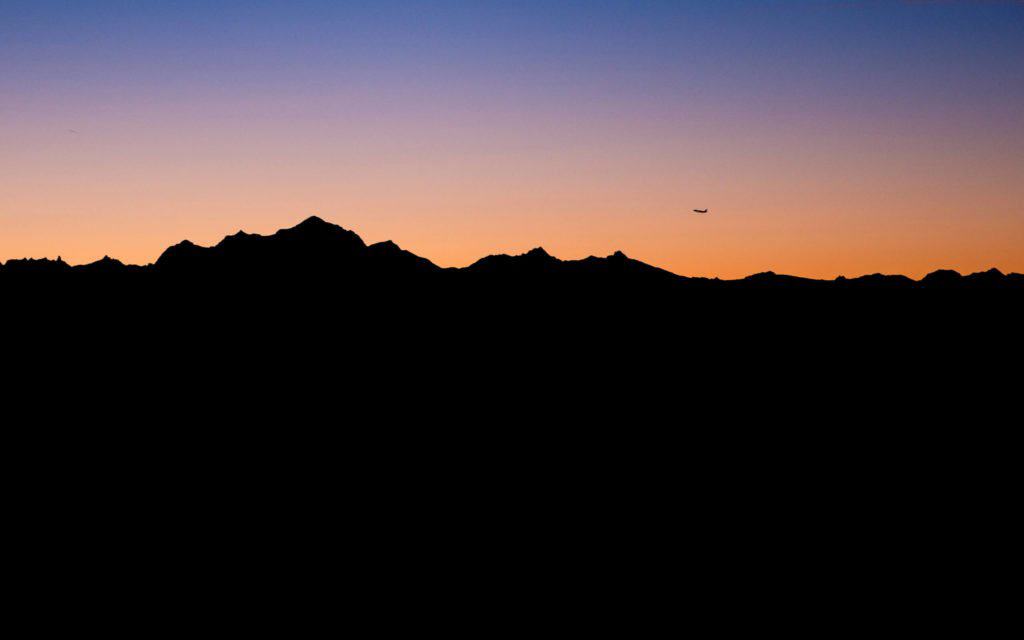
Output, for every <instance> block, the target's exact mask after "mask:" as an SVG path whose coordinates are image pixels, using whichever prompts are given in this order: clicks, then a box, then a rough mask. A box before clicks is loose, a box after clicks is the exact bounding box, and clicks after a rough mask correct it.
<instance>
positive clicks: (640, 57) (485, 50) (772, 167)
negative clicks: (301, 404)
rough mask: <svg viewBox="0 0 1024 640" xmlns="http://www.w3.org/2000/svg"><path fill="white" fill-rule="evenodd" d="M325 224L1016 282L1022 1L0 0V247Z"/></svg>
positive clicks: (37, 249)
mask: <svg viewBox="0 0 1024 640" xmlns="http://www.w3.org/2000/svg"><path fill="white" fill-rule="evenodd" d="M705 207H706V208H709V209H710V213H709V214H708V215H706V216H700V215H695V214H692V213H691V210H692V209H694V208H701V209H703V208H705ZM314 214H316V215H319V216H320V217H322V218H324V219H326V220H329V221H331V222H335V223H337V224H340V225H342V226H343V227H345V228H348V229H352V230H353V231H355V232H356V233H358V234H360V236H362V237H363V239H364V240H366V241H367V242H377V241H381V240H386V239H391V240H394V241H395V242H397V243H398V244H399V245H401V246H402V247H403V248H405V249H408V250H410V251H413V252H414V253H417V254H419V255H422V256H424V257H427V258H429V259H431V260H433V261H434V262H435V263H437V264H440V265H442V266H465V265H467V264H470V263H472V262H473V261H475V260H476V259H478V258H480V257H482V256H485V255H489V254H494V253H521V252H523V251H526V250H529V249H530V248H533V247H536V246H543V247H544V248H545V249H547V250H548V251H549V252H550V253H552V254H553V255H556V256H559V257H562V258H565V259H570V258H582V257H586V256H588V255H599V256H603V255H608V254H611V253H612V252H614V251H616V250H622V251H624V252H625V253H626V254H627V255H629V256H630V257H633V258H637V259H640V260H643V261H645V262H649V263H651V264H655V265H658V266H661V267H664V268H667V269H669V270H671V271H674V272H676V273H679V274H682V275H692V276H718V277H723V278H731V277H742V276H746V275H749V274H751V273H756V272H760V271H766V270H773V271H776V272H779V273H791V274H796V275H804V276H810V277H829V278H831V277H835V276H837V275H847V276H856V275H861V274H865V273H876V272H882V273H904V274H907V275H911V276H914V277H920V276H921V275H924V274H925V273H927V272H929V271H932V270H935V269H938V268H953V269H957V270H959V271H962V272H974V271H980V270H985V269H988V268H990V267H998V268H1000V269H1002V270H1003V271H1018V272H1024V3H1022V2H1014V1H1006V2H998V1H990V2H981V1H974V2H972V1H962V2H958V1H945V2H942V1H939V2H923V1H917V2H912V1H898V0H892V1H887V0H875V1H870V0H864V1H853V0H845V1H843V0H833V1H826V0H820V1H818V0H761V1H757V0H747V1H739V0H714V1H711V0H699V1H686V0H674V1H669V0H649V1H645V0H632V1H628V2H627V1H620V0H588V1H578V0H522V1H517V0H504V1H501V2H498V1H492V0H473V1H453V0H433V1H429V2H427V1H421V2H412V1H397V0H371V1H366V2H362V1H360V2H347V1H345V0H331V1H328V0H290V1H287V2H284V1H268V0H245V1H236V0H217V1H216V2H212V1H210V0H202V1H199V0H175V1H172V0H164V1H160V2H156V1H152V0H131V1H129V0H116V1H115V0H68V1H54V0H30V1H23V0H0V260H7V259H10V258H20V257H26V256H30V257H44V256H46V257H51V258H52V257H56V256H57V255H61V256H62V257H63V258H64V259H65V260H67V261H68V262H71V263H72V264H77V263H84V262H90V261H93V260H96V259H99V258H101V257H102V256H104V255H110V256H112V257H115V258H119V259H121V260H123V261H125V262H132V263H138V264H145V263H148V262H152V261H154V260H156V258H157V257H158V256H159V255H160V253H161V251H162V250H163V249H164V248H166V247H167V246H169V245H171V244H174V243H177V242H179V241H181V240H182V239H185V238H188V239H190V240H192V241H194V242H197V243H199V244H214V243H216V242H218V241H219V240H220V239H221V238H222V237H223V236H225V235H228V234H231V233H234V232H236V231H238V230H240V229H244V230H246V231H248V232H255V233H272V232H274V231H275V230H277V229H279V228H282V227H289V226H293V225H294V224H297V223H298V222H300V221H301V220H303V219H304V218H306V217H308V216H310V215H314Z"/></svg>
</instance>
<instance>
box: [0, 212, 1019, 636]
mask: <svg viewBox="0 0 1024 640" xmlns="http://www.w3.org/2000/svg"><path fill="white" fill-rule="evenodd" d="M1022 298H1024V291H1022V288H1021V284H1020V276H1014V275H1010V276H1004V275H1002V274H996V273H988V274H980V275H977V276H972V277H960V276H955V275H953V274H949V273H939V274H937V275H935V274H933V276H930V277H929V278H926V279H925V280H924V281H922V282H913V281H909V280H907V279H902V278H883V277H874V278H867V279H857V280H847V281H838V282H830V283H822V282H815V281H805V280H799V279H791V278H785V277H780V276H771V275H762V276H757V277H754V278H750V279H747V280H744V281H736V282H719V281H707V280H693V279H686V278H679V277H678V276H674V275H672V274H669V273H667V272H664V271H661V270H659V269H656V268H654V267H650V266H648V265H644V264H642V263H639V262H635V261H632V260H629V259H628V258H626V257H625V256H622V255H621V254H618V255H614V256H611V257H609V258H604V259H597V258H594V259H590V260H585V261H579V262H570V263H566V262H560V261H557V260H555V259H554V258H551V257H550V256H547V255H546V254H543V253H541V252H531V253H530V254H526V255H525V256H519V257H508V256H498V257H491V258H486V259H484V260H482V261H481V262H479V263H477V264H476V265H474V266H473V267H470V268H468V269H463V270H443V269H439V268H437V267H435V266H433V265H431V264H430V263H429V262H426V261H424V260H422V259H420V258H418V257H416V256H413V255H412V254H408V253H406V252H403V251H402V250H400V249H398V248H397V247H395V246H394V245H390V244H385V245H373V246H371V247H366V246H365V245H363V244H362V241H361V240H359V239H358V237H356V236H355V234H351V233H350V232H347V231H344V230H342V229H340V228H339V227H334V226H333V225H327V224H326V223H323V222H321V221H318V220H311V221H307V222H306V223H303V224H302V225H300V226H299V227H296V228H295V229H292V230H286V231H282V232H280V233H279V234H277V235H276V236H273V237H269V238H261V237H259V236H244V235H240V236H232V237H230V238H227V239H225V241H224V242H223V243H221V244H220V245H218V247H217V248H214V249H202V248H198V247H195V246H193V245H188V244H182V245H177V246H176V247H172V248H171V249H169V250H168V251H167V252H166V253H165V254H164V255H163V256H162V257H161V259H160V260H159V261H158V262H157V263H156V264H155V265H152V266H149V267H145V268H141V267H127V266H124V265H120V264H116V263H114V262H112V261H107V262H106V263H100V264H97V265H91V266H89V267H88V268H83V267H78V268H71V267H67V266H66V265H64V266H60V265H58V264H55V263H52V262H50V263H14V265H13V266H12V263H11V262H8V263H7V264H5V265H4V267H3V268H2V270H0V304H2V308H0V311H2V315H0V317H2V320H0V323H2V329H3V336H4V345H5V346H4V373H5V375H6V380H5V383H4V416H5V420H4V425H5V427H6V436H7V437H6V442H7V445H8V446H7V452H8V458H9V459H10V461H9V465H8V469H9V471H10V474H9V477H11V478H14V479H15V491H14V498H13V499H14V501H15V504H14V512H15V513H19V514H21V515H20V517H19V518H18V519H17V522H19V523H20V524H19V527H20V528H19V529H18V531H19V532H20V533H19V536H20V537H19V539H20V540H21V541H22V543H23V545H22V546H21V547H18V546H15V548H16V549H18V548H21V549H29V548H33V549H36V548H40V547H41V548H42V549H44V550H45V553H37V552H33V554H31V557H32V558H36V562H37V564H36V565H35V567H36V571H35V572H34V573H32V574H30V575H32V576H34V577H33V578H32V580H34V581H38V582H39V583H40V584H42V583H44V582H45V581H46V580H47V579H48V577H49V576H51V575H53V573H52V572H54V571H58V570H59V571H60V572H61V575H71V576H76V575H77V576H80V578H81V579H80V580H79V581H74V579H72V581H71V582H69V583H68V585H69V588H72V589H78V590H80V591H83V592H86V591H89V590H94V589H96V588H98V587H97V586H96V584H97V583H96V576H109V577H111V578H112V579H113V580H114V581H118V580H120V581H122V582H127V583H132V582H133V581H139V582H145V583H147V584H150V583H151V582H152V580H153V578H154V577H155V576H159V577H160V582H161V584H162V585H163V587H165V588H166V590H168V591H170V592H180V593H188V594H189V596H190V597H195V598H199V599H201V600H203V601H204V602H207V603H210V604H209V606H211V607H213V606H216V607H218V608H221V609H222V610H224V609H227V610H230V611H231V612H233V614H234V615H235V616H237V617H238V618H239V619H241V620H248V621H250V622H251V621H253V620H255V619H259V620H260V621H261V626H263V627H264V628H266V629H278V628H282V629H283V628H287V629H288V630H289V631H291V632H292V633H294V631H295V629H296V628H303V625H304V624H305V623H307V622H308V621H310V620H311V619H312V616H309V615H303V613H302V611H303V607H305V608H307V609H310V608H312V609H315V610H317V611H319V612H322V611H323V608H324V607H337V611H339V615H342V616H346V617H347V616H364V617H370V618H372V619H374V620H375V624H377V625H378V627H380V628H384V627H388V628H393V629H394V630H399V629H407V628H409V627H410V626H411V627H412V628H416V629H421V630H422V629H435V628H440V627H444V628H445V629H452V631H453V632H457V633H460V634H467V633H473V634H478V632H479V630H481V629H488V630H494V629H503V630H505V631H513V632H515V631H519V632H521V633H522V632H533V631H536V630H537V629H548V630H552V631H554V630H557V629H577V630H578V629H580V628H584V627H594V626H597V627H600V628H601V629H603V630H605V631H612V632H614V631H620V632H623V633H626V632H629V633H630V634H631V635H634V634H636V632H637V631H638V630H641V629H643V630H647V631H650V632H654V631H655V630H657V629H661V628H664V624H665V623H666V622H668V623H670V624H671V623H672V620H676V621H677V622H678V619H679V617H680V616H681V617H683V618H685V619H686V620H687V621H688V624H696V622H694V621H698V620H699V621H700V623H701V624H713V625H714V627H715V628H716V629H724V628H731V629H734V630H750V629H752V628H756V629H781V628H782V627H785V628H786V630H787V631H794V632H797V633H801V634H811V633H813V634H815V635H818V634H820V631H821V630H822V629H824V628H827V629H830V630H835V629H840V628H841V629H844V630H850V631H852V630H860V631H869V630H870V631H875V630H877V629H878V628H880V627H882V626H883V625H884V624H886V623H885V621H886V620H888V619H889V617H890V616H891V615H893V614H902V615H905V616H911V617H913V618H914V619H915V621H916V622H915V628H918V627H917V626H916V624H919V623H920V621H921V620H926V621H927V620H930V619H942V620H943V621H944V626H945V627H946V629H947V630H949V629H956V628H958V627H959V624H960V623H963V624H965V625H967V626H969V627H970V628H971V629H972V630H973V631H975V632H976V631H977V629H978V628H979V625H982V626H984V624H986V620H987V618H985V616H978V615H975V614H974V613H973V612H977V611H979V610H980V609H979V607H980V606H982V604H983V603H993V602H999V598H1000V597H1001V596H1000V594H999V591H998V590H996V589H991V588H989V587H988V586H986V585H991V584H995V583H994V582H989V581H988V579H987V576H985V575H984V573H985V572H984V568H985V567H990V566H998V565H999V563H1001V562H1003V559H1002V558H1003V557H1004V556H1003V550H1004V549H1006V548H1007V546H1006V543H1007V542H1008V540H1007V535H1008V532H1009V531H1011V529H1009V528H1008V524H1007V522H1005V520H1006V519H1007V517H1008V514H1011V513H1012V509H1011V508H1009V507H1010V506H1011V505H1012V504H1014V503H1015V500H1016V499H1015V497H1014V495H1013V494H1014V490H1013V489H1012V487H1015V486H1016V484H1018V482H1017V481H1018V478H1017V476H1018V475H1019V473H1018V468H1019V460H1018V459H1019V455H1020V445H1019V435H1018V432H1019V424H1018V423H1019V422H1020V419H1019V415H1018V414H1019V409H1020V406H1019V404H1020V362H1021V360H1020V356H1021V330H1020V327H1021V324H1022V323H1021V308H1022ZM111 557H117V558H120V559H121V560H126V559H131V558H135V559H136V562H135V563H134V564H133V563H130V562H115V563H111V562H109V561H108V559H109V558H111ZM33 584H34V583H33ZM218 585H230V588H228V589H224V588H218ZM283 585H288V587H287V588H284V587H283ZM964 585H971V588H970V589H966V588H964ZM37 586H38V585H37ZM28 587H29V588H30V587H31V584H30V585H28ZM128 591H129V593H128V594H127V595H126V594H125V593H124V592H122V591H119V592H118V593H119V595H118V597H119V598H121V599H122V600H119V606H120V607H121V608H122V609H131V610H133V611H137V612H141V613H142V614H143V615H145V612H147V611H154V613H152V614H150V615H149V617H148V622H149V623H150V626H151V625H152V620H153V619H154V618H153V616H159V615H160V614H158V613H155V610H156V609H159V607H157V606H156V605H155V604H154V602H153V600H152V598H147V595H146V593H144V592H138V593H131V590H128ZM161 594H162V595H161V597H166V594H165V593H164V591H163V590H161ZM85 602H86V600H83V607H82V610H81V611H78V612H76V613H75V614H74V615H77V616H82V618H81V619H88V617H89V616H91V615H95V611H96V609H95V606H89V607H86V606H84V603H85ZM214 602H216V603H217V604H216V605H214V604H212V603H214ZM339 602H340V604H339ZM186 609H188V610H189V611H191V610H192V609H190V608H186ZM957 612H962V613H963V614H964V615H963V618H962V619H961V618H959V617H958V615H957ZM968 612H972V613H971V614H970V615H968ZM124 619H126V620H127V618H124ZM552 620H558V621H559V622H552ZM181 625H183V626H184V627H185V628H189V629H191V628H194V625H190V624H188V623H186V622H185V619H179V618H172V619H171V620H170V621H169V622H168V628H182V627H181ZM885 628H891V627H885Z"/></svg>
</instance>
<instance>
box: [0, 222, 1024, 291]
mask: <svg viewBox="0 0 1024 640" xmlns="http://www.w3.org/2000/svg"><path fill="white" fill-rule="evenodd" d="M311 221H317V222H318V223H320V224H326V225H327V226H333V227H338V228H340V229H342V230H344V231H349V232H352V233H354V234H355V235H356V236H358V237H359V238H360V240H362V241H363V243H364V244H365V245H366V246H367V247H370V246H371V245H373V244H376V243H375V242H367V241H366V239H365V238H363V237H362V236H361V235H359V233H358V231H356V230H355V229H349V228H347V227H345V226H344V225H340V224H337V223H335V222H332V221H331V220H325V219H324V218H321V217H320V216H318V215H312V216H309V217H307V218H304V219H303V220H300V221H299V222H297V223H296V224H294V225H292V226H290V227H283V228H281V229H278V230H277V231H288V230H291V229H294V228H296V227H298V226H300V225H304V224H307V223H309V222H311ZM236 233H242V234H244V235H247V236H262V237H267V236H271V235H275V234H276V232H275V233H272V234H255V233H251V232H248V231H246V230H244V229H239V230H238V232H236ZM233 235H234V234H225V236H224V237H223V238H221V240H226V239H228V237H230V236H233ZM186 243H188V244H192V245H194V246H198V247H200V248H212V247H215V246H217V245H219V244H220V242H219V241H218V242H211V243H209V244H202V243H195V242H192V241H191V240H189V239H188V238H184V239H183V240H181V241H179V242H177V243H174V244H173V245H168V246H167V247H165V251H166V250H167V249H171V248H173V247H175V246H177V245H179V244H186ZM379 243H380V244H387V243H393V244H395V246H397V247H399V248H400V249H404V247H402V246H401V245H400V244H398V243H394V242H393V241H391V240H381V241H379ZM537 251H540V252H543V253H544V254H546V255H548V256H550V257H553V258H555V259H556V260H558V261H561V262H578V261H581V260H583V259H585V258H595V257H599V258H611V257H612V256H613V255H616V254H621V255H623V256H625V257H627V258H630V259H634V258H632V256H628V255H625V252H622V251H618V250H616V251H613V252H612V253H609V254H608V255H607V256H595V255H593V254H590V255H588V256H581V257H579V258H575V257H574V258H564V257H562V256H558V255H553V254H551V253H550V252H549V251H547V249H545V248H544V247H543V246H542V245H537V246H535V247H531V248H530V249H528V250H525V251H522V252H518V253H512V254H508V253H500V254H499V253H489V254H486V255H481V256H480V257H478V258H477V259H476V260H474V261H473V262H471V263H469V264H466V265H457V266H454V267H453V268H456V269H466V268H468V267H470V266H473V265H475V264H476V263H478V262H480V261H481V260H483V259H485V258H490V257H495V256H499V255H504V256H508V255H512V256H516V257H522V256H524V255H525V254H529V253H534V252H537ZM163 253H164V252H161V255H162V254H163ZM418 257H421V258H426V259H427V260H428V261H430V262H431V263H433V264H435V265H436V266H439V267H442V268H447V267H446V265H437V263H436V262H434V261H433V260H430V257H429V256H418ZM25 259H28V260H38V261H47V260H52V261H54V262H64V263H65V264H67V265H68V266H71V267H79V266H88V265H91V264H96V263H98V262H102V261H104V260H114V261H117V262H121V263H122V264H124V265H127V266H139V267H152V266H154V265H155V264H156V262H157V260H153V261H151V262H148V263H128V262H125V261H123V260H120V259H118V258H117V257H115V256H111V255H109V254H104V255H103V256H102V257H101V258H99V259H97V260H94V261H90V262H88V263H72V262H68V261H66V260H64V259H63V256H61V255H58V256H57V257H56V258H49V257H43V258H22V259H20V260H25ZM13 260H19V259H17V258H15V259H13ZM6 262H7V261H5V260H2V259H0V267H2V266H3V265H4V264H5V263H6ZM640 262H642V261H640ZM649 266H653V267H658V268H659V269H662V270H664V271H668V272H669V273H671V274H672V275H675V276H681V277H683V278H697V279H699V278H712V279H721V280H743V279H745V278H749V277H752V276H760V275H766V274H775V275H782V276H795V277H798V278H803V279H811V280H824V281H832V280H838V279H840V278H848V279H856V278H860V277H868V276H878V275H884V276H905V275H906V274H896V273H879V272H875V273H862V274H839V275H837V276H836V277H835V278H811V277H808V276H800V275H798V274H787V273H777V274H776V273H775V272H774V271H772V270H770V269H768V270H764V271H759V272H755V273H750V274H747V275H746V276H741V277H737V278H720V277H718V276H693V275H690V274H685V273H675V272H674V271H671V270H670V269H664V268H663V267H659V266H658V265H649ZM950 271H952V272H955V273H959V274H960V275H963V276H967V275H980V274H983V273H992V272H998V273H1000V274H1002V275H1024V274H1017V273H1016V272H1013V271H1003V270H1002V269H999V268H998V267H991V268H989V269H984V270H982V271H976V272H966V273H961V272H959V271H956V270H955V269H933V270H932V271H930V272H928V273H927V274H925V276H928V275H934V274H937V273H940V272H950ZM912 279H914V280H921V278H912Z"/></svg>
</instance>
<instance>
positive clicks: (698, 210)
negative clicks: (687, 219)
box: [693, 209, 708, 213]
mask: <svg viewBox="0 0 1024 640" xmlns="http://www.w3.org/2000/svg"><path fill="white" fill-rule="evenodd" d="M693 212H694V213H707V212H708V210H707V209H694V210H693Z"/></svg>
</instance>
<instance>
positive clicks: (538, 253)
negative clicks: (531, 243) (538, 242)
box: [523, 247, 551, 258]
mask: <svg viewBox="0 0 1024 640" xmlns="http://www.w3.org/2000/svg"><path fill="white" fill-rule="evenodd" d="M523 255H524V256H526V257H527V258H550V257H551V254H550V253H548V252H547V251H545V250H544V247H537V248H536V249H530V250H529V251H527V252H526V253H524V254H523Z"/></svg>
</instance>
